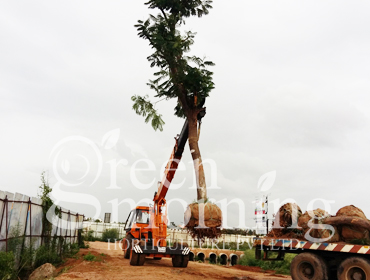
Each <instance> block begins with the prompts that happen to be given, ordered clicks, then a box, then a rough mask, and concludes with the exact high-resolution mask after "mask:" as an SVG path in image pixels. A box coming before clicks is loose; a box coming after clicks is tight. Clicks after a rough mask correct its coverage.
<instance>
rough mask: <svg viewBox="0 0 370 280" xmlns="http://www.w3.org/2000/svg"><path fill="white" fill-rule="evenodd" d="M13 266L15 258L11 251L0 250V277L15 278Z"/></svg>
mask: <svg viewBox="0 0 370 280" xmlns="http://www.w3.org/2000/svg"><path fill="white" fill-rule="evenodd" d="M14 266H15V258H14V254H13V252H0V267H1V270H0V279H13V278H16V275H17V272H16V271H15V269H14Z"/></svg>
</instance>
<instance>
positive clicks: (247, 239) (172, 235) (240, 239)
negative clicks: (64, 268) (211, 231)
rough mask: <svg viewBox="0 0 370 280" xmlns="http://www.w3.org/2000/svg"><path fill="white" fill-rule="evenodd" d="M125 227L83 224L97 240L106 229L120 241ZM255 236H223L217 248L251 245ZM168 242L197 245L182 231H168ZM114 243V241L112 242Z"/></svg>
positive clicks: (85, 232) (206, 241) (122, 225)
mask: <svg viewBox="0 0 370 280" xmlns="http://www.w3.org/2000/svg"><path fill="white" fill-rule="evenodd" d="M124 227H125V225H124V224H118V223H96V222H88V221H85V222H83V232H84V234H85V235H86V234H87V233H88V231H91V230H92V231H93V233H92V236H93V237H95V238H101V237H102V235H103V232H104V231H105V230H106V229H118V232H119V239H121V238H123V237H125V236H126V231H125V230H124ZM254 237H255V236H245V235H239V234H222V235H221V236H220V237H219V238H218V240H217V242H216V243H217V244H216V245H217V246H221V247H220V248H222V247H223V246H226V245H227V244H228V243H233V242H235V243H238V244H239V245H241V244H246V243H248V244H250V245H252V243H253V238H254ZM166 240H167V241H169V242H171V243H172V242H176V241H180V240H181V241H184V242H187V243H188V244H189V246H190V244H191V246H194V245H197V240H196V239H193V238H192V237H191V235H190V234H189V233H188V232H187V231H186V230H182V229H167V238H166ZM111 241H113V240H111ZM211 245H212V241H211V240H209V239H208V238H206V239H205V241H204V243H203V246H205V247H207V246H211Z"/></svg>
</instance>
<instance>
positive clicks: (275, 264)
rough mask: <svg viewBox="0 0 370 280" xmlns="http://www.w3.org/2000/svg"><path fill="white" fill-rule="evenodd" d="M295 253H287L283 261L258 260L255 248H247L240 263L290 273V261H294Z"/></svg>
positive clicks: (279, 272)
mask: <svg viewBox="0 0 370 280" xmlns="http://www.w3.org/2000/svg"><path fill="white" fill-rule="evenodd" d="M294 257H295V254H285V257H284V260H282V261H263V260H256V258H255V256H254V250H246V251H245V253H244V256H243V257H242V258H241V259H240V260H239V264H240V265H246V266H258V267H260V268H262V269H263V270H264V271H266V270H274V271H275V272H276V273H277V274H286V275H289V274H290V263H291V262H292V260H293V258H294Z"/></svg>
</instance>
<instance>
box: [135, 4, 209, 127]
mask: <svg viewBox="0 0 370 280" xmlns="http://www.w3.org/2000/svg"><path fill="white" fill-rule="evenodd" d="M211 4H212V1H211V0H151V1H148V2H147V3H145V5H148V7H149V9H156V10H158V14H157V15H152V14H151V15H150V16H149V18H148V19H147V20H146V21H141V20H139V21H138V23H137V24H136V25H135V27H136V28H137V30H138V35H139V37H141V38H143V39H146V40H148V41H149V44H150V46H151V47H152V49H154V52H153V53H152V54H151V55H150V56H148V57H147V59H148V61H149V62H150V66H151V67H154V68H156V69H157V70H158V71H156V72H155V73H154V79H153V80H150V81H149V83H148V85H149V87H150V88H151V89H153V90H154V91H155V95H154V97H155V98H158V99H161V98H165V99H172V98H175V99H177V104H176V106H175V108H174V110H175V115H176V116H178V117H187V118H190V117H194V116H195V117H196V116H197V114H198V113H199V111H200V110H201V108H202V107H203V105H204V102H205V98H206V97H208V96H209V93H210V91H211V90H212V89H213V88H214V83H213V81H212V75H213V73H212V72H211V71H209V70H208V66H213V65H214V63H213V62H211V61H207V60H206V59H205V58H200V57H197V56H190V55H187V54H188V53H189V51H190V46H191V45H192V44H193V43H194V37H195V34H196V33H194V32H191V31H181V26H183V25H185V19H186V18H188V17H191V16H197V17H202V16H203V15H207V14H208V13H209V9H211V8H212V6H211ZM131 99H132V101H133V102H134V105H133V109H134V110H135V112H136V113H137V114H139V115H142V116H144V117H145V122H151V125H152V127H153V128H154V129H155V130H157V129H159V130H160V131H162V130H163V125H164V121H163V119H162V115H160V114H159V113H158V112H157V110H156V109H155V106H154V105H153V103H152V102H151V101H150V100H149V97H148V95H145V96H137V95H135V96H132V97H131Z"/></svg>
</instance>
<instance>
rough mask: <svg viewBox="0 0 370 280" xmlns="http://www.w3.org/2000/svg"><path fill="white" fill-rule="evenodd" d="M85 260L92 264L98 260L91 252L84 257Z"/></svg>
mask: <svg viewBox="0 0 370 280" xmlns="http://www.w3.org/2000/svg"><path fill="white" fill-rule="evenodd" d="M84 260H85V261H89V262H92V261H95V260H96V257H95V256H94V255H93V254H91V253H90V252H89V253H88V254H87V255H85V256H84Z"/></svg>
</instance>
